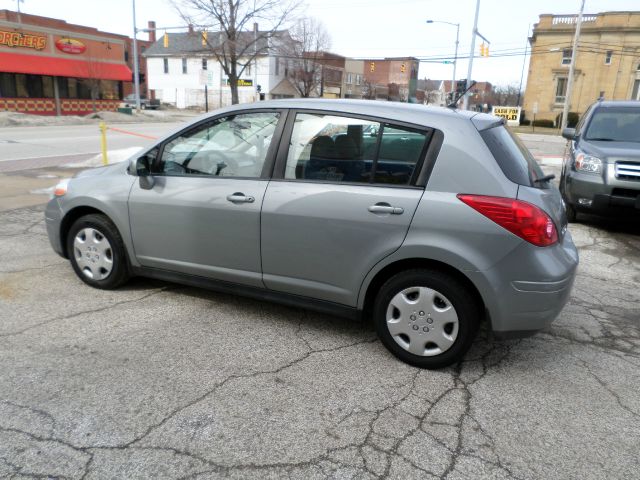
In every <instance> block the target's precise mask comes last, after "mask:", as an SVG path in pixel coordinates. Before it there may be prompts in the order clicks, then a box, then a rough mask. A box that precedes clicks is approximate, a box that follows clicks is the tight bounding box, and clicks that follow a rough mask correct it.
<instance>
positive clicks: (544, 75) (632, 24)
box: [524, 12, 640, 122]
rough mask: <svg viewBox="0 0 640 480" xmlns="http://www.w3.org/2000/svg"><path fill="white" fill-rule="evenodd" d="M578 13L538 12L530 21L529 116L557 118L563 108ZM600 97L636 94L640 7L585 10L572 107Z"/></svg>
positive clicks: (583, 107)
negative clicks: (589, 12) (536, 18)
mask: <svg viewBox="0 0 640 480" xmlns="http://www.w3.org/2000/svg"><path fill="white" fill-rule="evenodd" d="M576 22H577V16H576V15H546V14H545V15H540V20H539V22H538V23H537V24H535V25H534V29H533V34H532V36H531V38H530V39H529V41H530V43H531V60H530V62H529V76H528V80H527V87H526V90H525V95H524V110H525V112H526V115H527V117H528V118H532V116H533V111H534V109H535V107H537V110H538V113H537V114H536V119H548V120H553V121H554V122H558V121H559V119H560V115H561V113H562V109H563V105H564V101H565V96H566V91H567V80H568V76H569V64H570V63H571V52H572V44H573V37H574V34H575V29H576ZM599 98H603V99H607V100H629V99H636V100H640V12H603V13H598V14H596V15H584V16H583V19H582V27H581V33H580V43H579V46H578V51H577V57H576V65H575V75H574V84H573V93H572V97H571V99H570V108H569V110H570V111H571V112H577V113H578V114H582V113H584V112H585V110H586V109H587V108H588V107H589V105H591V103H593V102H594V101H596V100H598V99H599Z"/></svg>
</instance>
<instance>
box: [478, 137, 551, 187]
mask: <svg viewBox="0 0 640 480" xmlns="http://www.w3.org/2000/svg"><path fill="white" fill-rule="evenodd" d="M480 136H482V139H483V140H484V142H485V143H486V144H487V147H489V150H490V151H491V153H492V154H493V157H494V158H495V159H496V162H498V165H499V166H500V168H501V169H502V172H503V173H504V174H505V176H506V177H507V178H508V179H509V180H511V181H512V182H513V183H517V184H518V185H525V186H527V187H538V186H542V184H540V185H538V184H536V183H535V180H537V179H538V178H542V177H544V173H543V172H542V170H541V169H540V166H539V165H538V162H536V160H535V158H533V155H531V152H529V150H528V149H527V147H525V146H524V144H523V143H522V142H521V141H520V139H519V138H518V137H517V136H516V135H515V134H514V133H512V132H511V130H509V129H508V128H507V127H505V126H503V125H499V126H496V127H492V128H489V129H487V130H483V131H481V132H480Z"/></svg>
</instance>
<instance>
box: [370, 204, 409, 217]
mask: <svg viewBox="0 0 640 480" xmlns="http://www.w3.org/2000/svg"><path fill="white" fill-rule="evenodd" d="M368 210H369V211H370V212H371V213H387V214H391V215H402V214H403V213H404V208H400V207H392V206H391V205H389V204H388V203H376V204H375V205H371V206H370V207H369V208H368Z"/></svg>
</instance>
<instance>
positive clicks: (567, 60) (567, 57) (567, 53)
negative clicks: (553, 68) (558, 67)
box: [562, 48, 573, 65]
mask: <svg viewBox="0 0 640 480" xmlns="http://www.w3.org/2000/svg"><path fill="white" fill-rule="evenodd" d="M572 52H573V49H571V48H563V49H562V65H570V64H571V54H572Z"/></svg>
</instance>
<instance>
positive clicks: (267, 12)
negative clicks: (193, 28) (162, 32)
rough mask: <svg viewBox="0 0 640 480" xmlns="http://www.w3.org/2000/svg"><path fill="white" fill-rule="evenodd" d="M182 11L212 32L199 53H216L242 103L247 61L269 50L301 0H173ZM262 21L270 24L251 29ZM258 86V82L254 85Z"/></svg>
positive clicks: (234, 95) (233, 98)
mask: <svg viewBox="0 0 640 480" xmlns="http://www.w3.org/2000/svg"><path fill="white" fill-rule="evenodd" d="M172 3H173V5H174V7H175V9H176V10H177V11H178V13H179V15H180V16H181V17H182V18H183V19H184V20H185V21H186V22H187V23H188V24H189V25H197V26H199V27H202V28H204V29H205V30H208V29H211V30H215V32H213V31H212V33H211V34H207V35H206V36H204V35H203V36H202V39H203V42H202V43H203V44H204V45H203V48H202V51H200V52H199V53H202V54H205V53H210V54H212V55H213V56H214V57H215V59H216V60H217V61H218V63H220V66H221V67H222V70H223V71H224V73H225V74H226V75H227V77H228V78H229V86H230V87H231V103H233V104H237V103H238V80H239V79H240V77H241V75H242V74H243V72H244V71H245V69H246V67H247V65H250V64H251V62H253V61H254V59H255V58H256V57H257V56H258V55H263V54H265V53H267V51H268V49H269V40H270V39H272V38H274V37H277V36H278V35H279V34H280V28H282V27H283V26H284V25H285V24H286V23H287V22H288V21H290V20H291V19H292V16H293V14H294V12H295V10H296V9H297V8H298V6H299V4H300V3H299V1H298V0H172ZM259 21H262V22H264V23H266V24H267V25H268V28H267V29H265V30H262V31H255V30H251V28H252V27H253V24H254V23H258V22H259ZM255 87H257V86H256V85H254V88H255Z"/></svg>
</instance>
